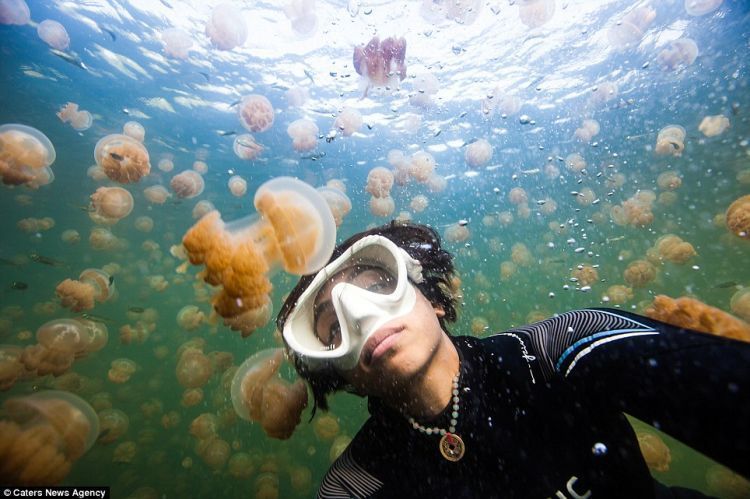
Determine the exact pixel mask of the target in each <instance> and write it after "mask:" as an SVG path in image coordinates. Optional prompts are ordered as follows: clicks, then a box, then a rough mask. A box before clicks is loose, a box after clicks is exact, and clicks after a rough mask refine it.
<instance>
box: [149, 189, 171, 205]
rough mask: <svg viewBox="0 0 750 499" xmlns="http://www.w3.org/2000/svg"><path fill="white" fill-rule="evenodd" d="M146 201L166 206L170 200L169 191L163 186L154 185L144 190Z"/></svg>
mask: <svg viewBox="0 0 750 499" xmlns="http://www.w3.org/2000/svg"><path fill="white" fill-rule="evenodd" d="M143 194H144V195H145V196H146V199H148V200H149V202H150V203H153V204H164V203H166V202H167V199H169V196H170V194H169V191H168V190H167V189H166V188H165V187H164V186H161V185H152V186H150V187H146V188H145V189H143Z"/></svg>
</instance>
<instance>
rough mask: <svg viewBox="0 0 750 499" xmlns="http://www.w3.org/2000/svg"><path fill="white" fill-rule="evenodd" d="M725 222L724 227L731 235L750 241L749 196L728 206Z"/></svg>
mask: <svg viewBox="0 0 750 499" xmlns="http://www.w3.org/2000/svg"><path fill="white" fill-rule="evenodd" d="M725 220H726V227H727V229H728V230H729V231H730V232H731V233H732V234H734V235H736V236H737V237H739V238H742V239H744V240H746V241H750V194H748V195H746V196H742V197H740V198H738V199H736V200H735V201H734V202H733V203H732V204H730V205H729V208H727V213H726V216H725Z"/></svg>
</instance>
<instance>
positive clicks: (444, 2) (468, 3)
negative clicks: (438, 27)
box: [421, 0, 482, 24]
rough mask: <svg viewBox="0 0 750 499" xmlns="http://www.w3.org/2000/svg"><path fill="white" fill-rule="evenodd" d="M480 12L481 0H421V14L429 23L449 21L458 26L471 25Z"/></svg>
mask: <svg viewBox="0 0 750 499" xmlns="http://www.w3.org/2000/svg"><path fill="white" fill-rule="evenodd" d="M481 10H482V1H481V0H422V10H421V13H422V16H423V17H424V18H425V19H427V21H429V22H431V23H439V22H440V21H442V20H443V19H450V20H453V21H455V22H456V23H458V24H471V23H473V22H474V21H476V19H477V17H478V16H479V13H480V12H481Z"/></svg>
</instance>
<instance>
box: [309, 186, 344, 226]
mask: <svg viewBox="0 0 750 499" xmlns="http://www.w3.org/2000/svg"><path fill="white" fill-rule="evenodd" d="M317 191H318V192H319V193H320V195H321V196H323V199H325V201H326V204H328V207H329V208H330V209H331V214H332V215H333V220H334V222H335V223H336V227H340V226H341V224H342V223H343V222H344V217H345V216H346V215H348V214H349V212H350V211H352V202H351V200H349V196H347V195H346V194H344V193H343V192H342V191H340V190H339V189H334V188H332V187H318V188H317Z"/></svg>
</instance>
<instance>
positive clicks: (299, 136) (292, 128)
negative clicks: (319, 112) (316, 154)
mask: <svg viewBox="0 0 750 499" xmlns="http://www.w3.org/2000/svg"><path fill="white" fill-rule="evenodd" d="M286 133H287V135H289V137H290V138H291V139H292V147H293V148H294V150H295V151H297V152H306V151H312V150H313V149H315V148H316V147H317V146H318V133H319V130H318V125H316V124H315V122H314V121H310V120H308V119H304V118H300V119H298V120H295V121H293V122H291V123H290V124H289V126H288V127H287V129H286Z"/></svg>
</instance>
